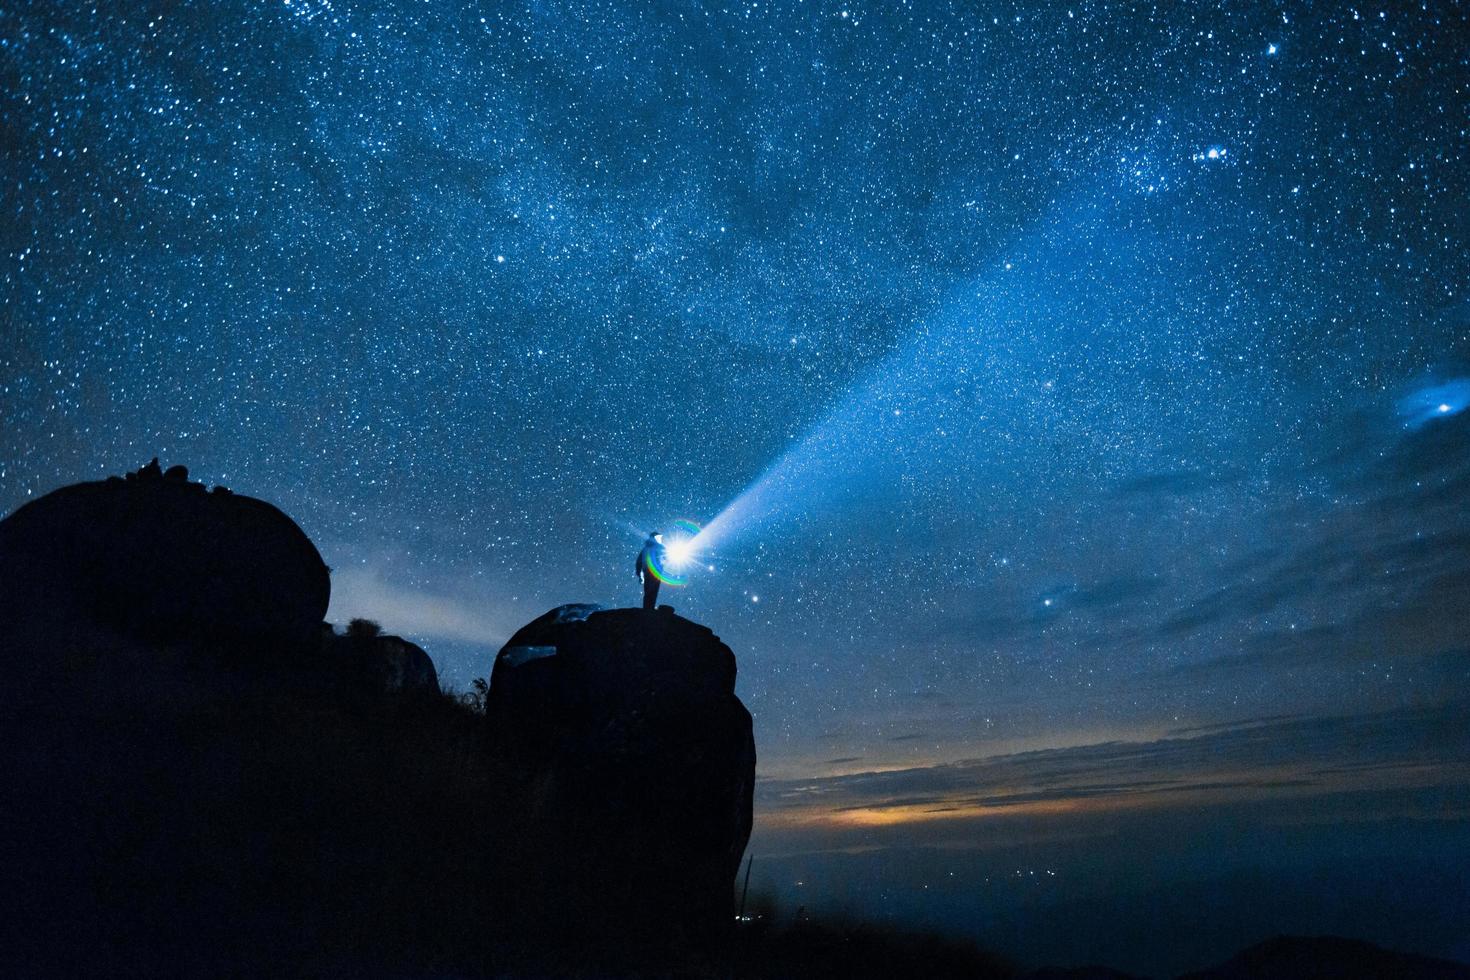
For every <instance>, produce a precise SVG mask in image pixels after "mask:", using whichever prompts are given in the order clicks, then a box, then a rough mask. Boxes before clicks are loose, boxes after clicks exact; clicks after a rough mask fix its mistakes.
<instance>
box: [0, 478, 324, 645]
mask: <svg viewBox="0 0 1470 980" xmlns="http://www.w3.org/2000/svg"><path fill="white" fill-rule="evenodd" d="M330 594H331V580H330V576H329V573H328V569H327V566H326V565H325V564H324V563H323V562H322V558H321V555H320V554H319V553H318V552H317V549H316V546H315V545H313V544H312V543H311V540H310V539H309V538H308V537H307V536H306V535H305V533H303V532H302V530H301V528H300V527H298V526H297V525H296V523H295V522H294V521H292V520H291V518H289V517H287V516H286V515H285V514H283V513H282V512H281V511H279V510H277V509H276V508H275V507H273V506H271V505H270V504H268V503H266V502H264V501H262V500H256V499H254V498H252V497H246V496H242V495H239V494H234V493H230V492H229V491H228V490H225V489H223V488H221V487H216V488H215V489H214V491H213V492H210V491H207V490H206V489H205V487H204V485H203V484H201V483H193V482H190V481H189V479H188V472H187V470H185V469H184V468H183V467H181V466H174V467H170V468H169V470H168V472H167V473H166V474H165V473H164V472H163V471H162V470H161V469H160V467H159V466H158V461H157V460H154V461H153V462H152V463H150V464H148V465H147V466H145V467H143V468H142V469H141V470H139V471H138V472H137V473H131V474H129V475H128V477H127V478H126V479H122V478H118V477H113V478H110V479H108V480H105V481H99V482H93V483H78V484H75V485H73V486H69V487H63V488H61V489H60V490H56V491H54V492H52V493H49V494H47V495H46V496H44V497H41V498H40V499H38V500H34V501H32V502H30V503H28V504H26V505H25V506H23V507H21V508H20V509H19V510H17V511H16V512H15V513H13V514H11V515H10V516H9V517H7V518H5V519H4V520H3V521H0V609H3V610H4V611H0V616H4V615H7V614H8V615H9V616H12V617H15V616H29V615H33V614H40V613H44V614H45V615H47V616H49V617H51V618H53V619H58V620H68V621H76V620H82V621H90V622H95V623H97V624H99V625H103V626H106V627H108V628H111V629H116V630H118V631H120V632H122V633H123V634H125V635H130V636H133V637H135V638H138V639H142V640H147V641H164V642H172V641H179V640H196V639H207V640H209V641H210V642H211V643H216V644H220V643H223V644H244V643H250V644H259V645H268V646H269V647H272V648H275V649H283V648H284V649H302V648H305V647H307V646H308V645H310V644H311V643H312V642H313V640H314V638H315V636H316V633H317V629H318V624H320V623H321V621H322V618H323V616H325V614H326V611H327V601H328V598H329V597H330Z"/></svg>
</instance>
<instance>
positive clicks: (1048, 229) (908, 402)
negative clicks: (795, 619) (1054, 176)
mask: <svg viewBox="0 0 1470 980" xmlns="http://www.w3.org/2000/svg"><path fill="white" fill-rule="evenodd" d="M1100 242H1105V243H1107V246H1108V247H1107V248H1105V249H1104V248H1099V247H1097V245H1098V243H1100ZM1081 243H1089V245H1090V247H1083V244H1081ZM1158 250H1159V248H1158V241H1157V239H1156V238H1154V237H1152V235H1151V233H1150V232H1148V231H1146V230H1141V229H1138V228H1137V227H1135V226H1132V225H1125V224H1124V222H1123V221H1122V220H1120V218H1119V216H1117V215H1113V214H1111V213H1110V211H1109V210H1108V209H1107V207H1106V206H1105V205H1103V204H1102V203H1099V202H1097V201H1091V200H1083V201H1077V202H1073V204H1072V206H1071V207H1070V209H1069V210H1068V211H1067V212H1066V213H1065V215H1053V216H1051V218H1050V219H1049V220H1045V221H1042V222H1039V223H1038V225H1037V227H1036V230H1034V231H1033V232H1031V233H1030V234H1029V235H1027V236H1025V237H1024V238H1023V239H1022V240H1020V241H1018V242H1016V243H1014V245H1013V247H1012V248H1011V249H1010V251H1009V253H1008V254H1013V255H1016V256H1018V257H1019V256H1025V258H1024V260H1023V261H1014V262H1013V261H1007V260H1006V259H1004V258H1003V257H1001V258H997V260H996V261H995V262H993V263H992V265H991V269H990V271H989V272H988V273H987V274H984V275H982V276H979V277H977V278H976V279H974V280H972V281H971V282H969V283H967V284H966V285H964V286H963V287H961V288H959V289H957V290H955V291H954V292H953V293H952V294H951V296H950V298H949V299H948V301H946V302H944V303H942V304H940V306H939V307H938V308H937V309H935V310H934V312H933V313H931V314H930V315H929V316H928V317H926V318H925V319H924V320H922V321H920V322H919V323H917V324H916V325H915V327H914V329H913V331H912V333H911V334H910V336H909V337H908V338H907V339H906V340H905V341H904V342H903V343H901V344H900V345H899V346H898V347H897V348H896V349H895V350H894V351H893V352H892V353H890V354H889V355H888V356H887V357H885V358H883V359H881V360H880V361H879V362H878V363H876V364H874V365H871V366H870V367H868V368H867V369H865V370H864V371H862V372H861V373H859V375H858V376H857V377H856V378H855V379H854V381H853V382H852V383H851V384H850V385H849V387H848V388H847V389H846V390H845V391H844V393H843V394H842V395H841V396H840V397H838V398H837V399H836V400H835V401H834V402H833V403H832V404H831V406H830V407H829V409H828V410H827V412H826V414H825V415H823V416H822V417H821V418H820V419H819V420H818V421H816V422H815V424H813V425H811V426H810V427H809V428H808V429H807V430H806V432H805V433H804V434H803V435H802V436H801V437H800V438H799V439H798V440H797V441H796V442H795V443H794V444H793V445H792V446H791V447H790V448H789V449H787V450H786V451H785V452H783V453H782V454H781V455H780V456H779V457H778V458H777V459H776V461H775V462H774V463H773V464H772V465H771V466H769V467H768V468H767V469H766V470H765V471H764V472H763V473H761V474H760V475H759V476H758V477H757V478H756V479H755V480H754V481H753V482H752V483H750V484H749V485H748V486H747V487H746V488H745V490H744V491H742V492H741V493H740V494H739V496H737V497H736V498H735V499H734V500H732V501H731V502H730V503H729V504H728V505H727V506H726V507H725V508H724V509H723V510H722V511H720V512H719V513H718V514H717V515H716V516H715V517H714V518H713V519H711V520H710V521H709V523H707V524H706V525H705V528H704V531H703V533H702V534H701V536H700V547H701V549H702V550H706V551H707V550H709V549H712V548H715V547H724V546H729V545H733V544H734V543H735V542H736V541H737V540H739V539H741V538H743V537H746V536H747V535H750V534H751V533H753V532H757V531H774V530H775V529H776V528H778V527H780V526H781V525H783V524H788V523H790V522H793V521H801V520H818V519H821V518H824V517H825V516H827V515H830V514H833V513H836V512H842V513H843V514H844V515H845V516H848V517H853V518H856V519H858V520H862V521H865V522H866V523H867V524H868V526H869V527H870V528H872V529H875V530H876V529H880V528H882V529H892V528H894V526H895V519H896V517H899V518H903V519H908V520H911V521H912V522H914V523H920V522H921V521H922V520H923V519H924V518H923V517H922V516H920V515H919V514H918V512H919V511H920V510H921V509H922V507H920V506H917V505H916V503H922V501H918V502H910V501H908V500H904V499H903V495H904V493H905V490H904V486H905V485H908V486H910V487H912V486H930V487H936V486H948V487H952V488H953V492H959V493H977V494H979V493H983V494H985V495H986V496H987V498H988V503H991V504H993V503H994V502H995V500H996V497H997V496H998V490H997V488H998V487H1000V486H1005V487H1006V488H1007V490H1008V491H1009V492H1012V493H1013V494H1015V495H1017V496H1018V497H1020V496H1024V495H1028V494H1029V495H1030V496H1031V498H1032V499H1035V498H1036V496H1037V495H1038V494H1040V493H1043V492H1044V491H1043V490H1042V489H1041V488H1040V486H1039V485H1038V484H1039V483H1040V479H1039V477H1038V473H1037V472H1036V468H1035V467H1027V466H1025V465H1021V464H1017V463H1015V458H1016V454H1015V452H1014V451H1012V452H1011V454H1010V457H1009V458H1008V459H1006V460H1002V459H1001V458H1000V457H999V454H997V453H996V452H994V451H993V448H994V447H1016V446H1035V445H1051V444H1054V443H1055V441H1056V438H1057V437H1056V432H1055V421H1056V420H1055V419H1052V418H1049V417H1048V416H1047V415H1046V412H1045V405H1044V404H1042V403H1045V402H1046V401H1048V400H1049V399H1050V398H1051V396H1052V385H1053V379H1054V378H1055V376H1056V373H1055V372H1056V368H1055V366H1054V365H1055V364H1056V362H1057V361H1058V360H1061V358H1060V357H1058V354H1059V353H1060V354H1062V355H1063V356H1065V354H1066V352H1068V351H1071V350H1077V349H1082V348H1083V347H1084V346H1085V345H1087V344H1097V343H1098V339H1099V337H1098V328H1097V324H1098V323H1104V322H1111V323H1116V324H1124V325H1125V328H1126V325H1128V324H1131V323H1134V322H1135V321H1134V320H1133V319H1130V318H1129V316H1128V314H1129V313H1131V312H1136V307H1137V306H1138V305H1139V304H1141V303H1143V302H1145V297H1147V296H1148V295H1150V290H1154V291H1155V292H1157V291H1158V290H1157V288H1156V284H1155V283H1153V282H1151V281H1150V280H1149V277H1147V276H1144V275H1142V274H1140V273H1139V271H1138V270H1139V269H1140V268H1151V267H1152V266H1151V265H1150V264H1148V263H1145V262H1144V261H1142V260H1143V259H1145V258H1146V257H1147V256H1149V255H1151V254H1155V253H1156V252H1157V251H1158ZM1059 282H1072V283H1075V284H1078V285H1077V286H1075V287H1074V288H1073V289H1072V290H1070V291H1068V290H1062V289H1058V288H1057V287H1058V283H1059ZM1079 312H1080V313H1084V314H1085V315H1079ZM1110 317H1111V320H1109V318H1110ZM904 515H907V516H904ZM932 530H933V529H928V528H926V529H925V533H930V532H932Z"/></svg>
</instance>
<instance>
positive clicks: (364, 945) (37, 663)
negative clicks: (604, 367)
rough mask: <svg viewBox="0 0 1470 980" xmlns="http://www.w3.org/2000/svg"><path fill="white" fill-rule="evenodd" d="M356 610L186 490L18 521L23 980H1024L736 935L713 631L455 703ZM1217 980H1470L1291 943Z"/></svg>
mask: <svg viewBox="0 0 1470 980" xmlns="http://www.w3.org/2000/svg"><path fill="white" fill-rule="evenodd" d="M329 595H330V577H329V573H328V570H327V568H326V566H325V564H323V563H322V561H321V557H320V555H319V554H317V551H316V548H315V547H314V546H313V545H312V544H311V542H310V541H309V539H307V538H306V536H305V535H304V534H302V533H301V532H300V529H299V528H297V527H296V525H295V524H294V523H293V522H292V521H291V520H290V519H289V518H288V517H286V515H284V514H282V513H280V512H279V511H278V510H276V509H275V508H273V507H270V505H268V504H265V503H263V502H260V501H254V500H251V499H250V498H248V497H243V496H239V495H236V494H232V493H229V492H227V491H223V490H220V489H218V488H217V489H215V490H213V491H207V490H206V489H205V488H204V487H203V486H202V485H200V484H197V483H192V482H190V481H189V480H188V479H187V474H184V473H182V472H180V471H178V470H173V471H169V473H168V474H165V473H164V472H163V471H162V470H161V469H159V468H157V467H152V466H150V467H145V468H144V469H143V470H140V471H139V472H138V473H136V474H132V475H130V476H129V477H128V478H127V479H114V480H111V481H106V482H101V483H94V484H82V485H78V486H76V487H71V488H67V489H65V490H63V491H59V492H57V493H56V494H52V495H49V496H48V497H45V498H42V499H40V500H38V501H35V502H33V503H32V504H29V505H27V506H26V507H23V508H21V510H19V511H17V512H16V513H15V514H13V515H11V516H9V517H7V518H6V519H5V520H4V521H3V522H0V664H3V670H4V672H5V677H4V683H3V684H0V726H3V730H0V745H3V746H4V750H3V760H4V767H5V776H6V781H5V782H6V787H7V791H6V793H5V794H4V798H3V801H0V818H3V833H0V861H3V866H4V867H5V869H6V875H5V878H6V883H5V887H4V891H3V899H0V900H3V903H4V905H3V908H0V972H3V973H4V975H7V976H63V975H66V976H80V975H107V976H142V975H149V976H158V975H164V976H177V975H191V976H222V975H236V976H267V975H269V976H292V975H310V976H456V977H471V976H507V975H510V976H515V975H524V976H544V975H582V976H602V975H618V974H625V975H634V974H648V975H685V976H711V977H715V976H743V977H774V976H783V977H784V976H789V977H808V976H847V977H852V976H857V977H884V976H915V975H926V976H935V977H961V976H963V977H1010V976H1015V975H1017V974H1018V972H1019V971H1018V970H1017V969H1016V968H1015V967H1013V966H1012V965H1010V964H1007V963H1005V962H1003V961H1001V960H1000V959H998V958H996V957H994V956H991V955H989V954H987V953H985V952H984V951H982V950H980V949H978V948H976V947H974V946H973V945H970V944H967V943H962V942H953V941H948V940H943V939H939V938H934V937H925V936H918V935H912V934H906V933H900V932H893V931H883V930H877V929H873V928H869V927H865V926H862V925H854V924H836V923H817V922H806V921H797V922H786V923H784V924H777V922H776V921H773V919H772V917H771V916H769V915H763V916H759V917H753V919H754V921H751V922H748V923H744V924H741V925H739V926H738V927H737V926H736V924H735V922H734V919H735V914H734V913H735V903H734V894H735V879H736V876H737V871H738V868H739V864H740V860H741V856H742V854H743V852H744V849H745V845H746V842H747V839H748V837H749V834H750V829H751V795H752V785H753V780H754V772H755V745H754V742H753V739H752V736H751V730H752V729H751V719H750V716H749V714H748V712H746V710H745V708H744V706H743V705H741V703H740V702H739V700H738V699H737V698H736V697H735V695H734V682H735V671H736V665H735V658H734V655H733V653H732V652H731V651H730V650H729V648H728V647H726V646H725V645H724V644H723V643H721V642H720V640H719V639H718V638H717V637H716V636H715V635H714V634H713V633H711V632H710V631H709V630H708V629H705V628H704V627H702V626H699V625H698V624H696V623H692V622H690V621H688V620H685V619H682V618H681V617H678V616H675V615H673V614H672V613H670V612H667V611H664V610H660V611H657V612H643V611H641V610H602V609H599V608H597V607H594V606H563V607H559V608H558V609H554V610H552V611H550V612H548V613H547V614H546V615H544V616H542V617H540V618H538V619H537V620H535V621H533V622H532V623H529V624H527V625H526V626H525V627H524V628H522V629H521V630H520V631H519V632H518V633H517V634H516V635H515V636H514V637H512V638H511V640H510V642H508V643H507V644H506V646H505V648H504V649H503V650H502V651H501V653H500V655H499V656H498V657H497V659H496V662H495V664H494V670H493V674H492V677H491V682H490V684H489V686H488V689H484V688H482V689H480V690H479V691H478V692H477V693H476V694H474V695H472V696H470V697H455V696H450V695H448V694H445V693H443V692H441V691H440V689H439V686H438V682H437V678H436V676H435V672H434V667H433V663H432V660H431V659H430V658H429V657H428V655H427V654H425V653H424V651H422V650H420V649H419V648H418V647H416V646H414V645H413V644H411V643H408V642H407V641H404V640H402V639H399V638H397V637H392V636H384V635H382V634H381V633H380V632H379V631H378V630H377V629H376V628H375V627H374V626H373V625H372V624H368V623H364V622H354V623H353V624H351V625H350V626H349V627H348V628H347V629H346V631H345V632H340V631H338V630H335V629H333V628H331V627H329V626H325V625H324V624H323V622H322V618H323V616H324V615H325V612H326V608H327V601H328V597H329ZM1054 975H1057V976H1061V975H1068V976H1106V975H1110V974H1107V973H1106V972H1104V971H1095V972H1091V973H1088V972H1083V973H1077V972H1073V973H1070V974H1054ZM1197 976H1199V977H1212V978H1213V977H1219V978H1227V977H1228V978H1234V977H1287V976H1292V977H1307V976H1403V977H1410V976H1412V977H1461V976H1470V971H1467V970H1466V969H1464V968H1462V967H1459V966H1456V965H1453V964H1448V963H1440V962H1436V961H1430V960H1425V959H1421V958H1416V957H1409V956H1400V955H1397V954H1393V953H1389V952H1385V951H1382V950H1378V949H1375V948H1373V947H1368V946H1366V945H1363V944H1355V943H1348V942H1347V941H1343V940H1331V939H1320V940H1293V939H1283V940H1279V941H1276V942H1274V943H1268V944H1263V945H1262V946H1259V947H1256V948H1254V949H1252V950H1248V951H1246V952H1244V953H1242V954H1240V955H1239V956H1238V957H1236V958H1235V959H1232V960H1231V961H1230V962H1228V963H1225V964H1222V965H1221V966H1220V967H1218V968H1217V969H1215V970H1213V971H1206V972H1205V973H1201V974H1197Z"/></svg>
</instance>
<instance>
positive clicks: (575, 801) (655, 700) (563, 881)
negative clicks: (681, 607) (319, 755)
mask: <svg viewBox="0 0 1470 980" xmlns="http://www.w3.org/2000/svg"><path fill="white" fill-rule="evenodd" d="M487 711H488V715H489V721H490V725H491V727H492V731H493V736H494V737H493V738H492V744H493V745H495V746H496V749H495V751H497V752H499V753H500V754H501V759H502V762H503V768H504V770H505V771H506V772H508V773H509V774H510V777H509V782H510V785H509V786H507V788H506V790H507V791H506V799H505V804H506V809H507V813H508V814H509V822H508V826H507V828H506V829H505V831H504V832H505V833H507V834H508V835H510V837H509V839H508V840H507V841H506V842H505V844H504V847H505V850H506V851H507V852H508V853H509V854H511V855H512V858H513V860H512V861H511V862H510V866H509V868H508V875H509V877H510V880H511V882H512V884H511V887H512V888H513V889H514V890H515V891H516V892H518V893H519V894H520V895H521V897H523V898H524V900H525V901H524V906H523V907H526V908H529V909H533V910H537V912H536V914H537V915H540V916H544V917H554V919H555V921H557V922H560V923H563V924H565V925H566V926H567V927H568V928H569V929H571V930H575V931H576V933H577V934H579V935H581V936H582V937H584V938H585V939H590V940H592V941H598V940H607V939H609V938H614V937H615V938H617V939H618V940H619V941H621V942H623V943H624V944H625V945H636V944H637V942H638V941H639V937H640V935H642V936H646V938H647V940H648V941H649V942H650V943H653V942H657V943H669V944H675V945H677V944H679V943H681V942H683V943H686V944H690V945H698V944H707V943H708V942H709V941H710V939H711V937H717V936H718V935H720V934H721V933H722V932H723V930H726V929H728V928H729V925H730V922H731V920H732V919H733V916H734V910H733V906H732V896H733V893H734V880H735V876H736V872H737V870H738V867H739V863H740V859H741V855H742V853H743V852H744V850H745V844H746V841H747V840H748V838H749V836H750V827H751V791H752V787H753V783H754V778H755V742H754V739H753V737H752V734H751V718H750V713H749V712H748V711H746V709H745V706H744V705H742V704H741V703H740V701H739V699H738V698H736V696H735V657H734V654H733V653H731V651H730V648H729V647H727V646H725V644H723V643H721V642H720V640H719V638H718V637H716V636H715V635H714V633H712V632H710V630H708V629H706V628H705V627H703V626H700V625H698V624H697V623H693V622H690V621H689V620H687V619H683V618H682V617H679V616H675V615H674V614H673V613H672V612H668V611H659V612H645V611H643V610H638V609H610V610H600V609H598V608H597V607H595V606H562V607H560V608H557V609H553V610H552V611H551V612H548V613H547V614H546V615H544V616H542V617H540V618H539V619H536V620H535V621H533V622H531V623H529V624H528V625H526V626H524V627H522V628H521V630H520V631H519V632H517V633H516V634H515V635H514V636H513V637H511V639H510V642H508V643H507V644H506V645H505V647H504V649H502V650H501V651H500V654H499V656H498V657H497V658H496V661H495V668H494V672H493V674H492V676H491V681H490V693H489V699H488V705H487ZM540 924H541V925H542V926H543V927H544V926H545V924H546V923H545V921H543V922H542V923H540Z"/></svg>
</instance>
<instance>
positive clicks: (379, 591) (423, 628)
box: [327, 566, 514, 646]
mask: <svg viewBox="0 0 1470 980" xmlns="http://www.w3.org/2000/svg"><path fill="white" fill-rule="evenodd" d="M327 616H328V618H329V619H331V620H332V621H334V622H344V621H346V620H349V619H355V618H358V617H361V618H364V619H372V620H376V621H377V622H379V623H381V624H382V626H383V628H384V629H385V630H387V631H388V632H390V633H400V634H403V635H405V636H408V637H410V638H414V639H427V640H456V641H460V642H465V643H475V644H483V645H485V646H496V645H498V644H500V643H501V642H503V641H504V640H505V638H506V637H508V636H509V635H510V634H511V632H512V630H513V628H514V627H513V626H512V622H513V620H512V619H511V618H510V617H509V616H508V615H507V614H506V613H505V612H504V611H503V610H500V609H497V608H494V607H493V605H492V604H491V602H490V601H488V600H481V599H475V598H470V597H467V596H456V595H449V594H444V593H435V592H430V591H427V590H424V589H418V588H411V587H407V586H402V585H398V584H397V583H394V582H390V581H388V580H387V579H386V578H385V577H384V576H383V575H382V573H381V572H380V571H379V570H377V569H376V568H373V567H371V566H364V567H360V568H347V569H338V570H334V571H333V572H332V604H331V608H330V609H329V610H328V611H327Z"/></svg>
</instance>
